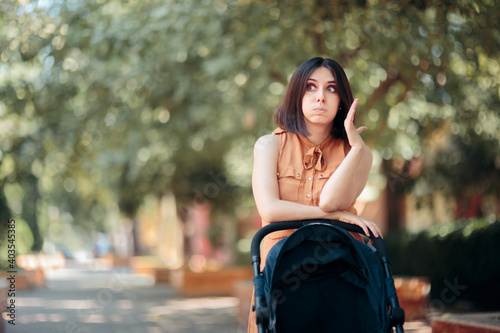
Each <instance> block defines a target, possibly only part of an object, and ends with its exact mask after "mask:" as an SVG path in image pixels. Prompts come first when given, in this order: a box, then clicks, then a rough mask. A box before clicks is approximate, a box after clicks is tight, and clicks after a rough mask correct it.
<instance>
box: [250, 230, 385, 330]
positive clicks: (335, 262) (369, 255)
mask: <svg viewBox="0 0 500 333" xmlns="http://www.w3.org/2000/svg"><path fill="white" fill-rule="evenodd" d="M258 280H260V281H258V283H259V284H263V286H262V285H260V286H258V285H257V283H256V290H257V289H258V288H259V289H260V288H264V293H265V296H266V300H267V303H268V304H269V308H270V313H269V317H270V321H269V328H270V329H271V331H277V332H287V333H289V332H350V333H353V332H389V331H390V326H389V307H388V302H387V296H388V295H387V286H386V284H387V283H388V286H389V287H388V288H389V289H391V287H390V286H391V285H392V286H393V285H394V282H393V280H392V278H386V277H385V275H384V271H383V268H382V265H381V262H380V260H379V258H378V257H377V255H376V254H375V251H374V248H373V247H371V246H369V245H365V244H364V243H362V242H360V241H357V240H355V239H354V238H353V237H352V236H351V235H349V233H348V232H347V231H345V230H343V229H341V228H338V227H336V226H332V225H328V224H310V225H307V226H304V227H302V228H300V229H298V230H297V231H296V232H294V233H293V234H292V235H290V236H289V237H287V238H285V239H283V240H281V241H280V242H278V243H277V244H276V245H275V246H274V247H273V248H272V249H271V251H270V252H269V254H268V256H267V260H266V265H265V268H264V270H263V272H262V279H258ZM386 280H389V281H386ZM391 283H392V284H391ZM392 289H393V287H392ZM390 292H394V293H395V290H390Z"/></svg>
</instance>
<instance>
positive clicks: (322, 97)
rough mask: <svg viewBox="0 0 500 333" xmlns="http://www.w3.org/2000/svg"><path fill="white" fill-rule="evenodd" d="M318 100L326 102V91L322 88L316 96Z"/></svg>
mask: <svg viewBox="0 0 500 333" xmlns="http://www.w3.org/2000/svg"><path fill="white" fill-rule="evenodd" d="M316 101H317V102H319V103H324V102H325V93H324V92H323V91H322V90H318V95H317V96H316Z"/></svg>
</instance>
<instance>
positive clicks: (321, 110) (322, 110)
mask: <svg viewBox="0 0 500 333" xmlns="http://www.w3.org/2000/svg"><path fill="white" fill-rule="evenodd" d="M314 111H316V112H326V109H325V108H314Z"/></svg>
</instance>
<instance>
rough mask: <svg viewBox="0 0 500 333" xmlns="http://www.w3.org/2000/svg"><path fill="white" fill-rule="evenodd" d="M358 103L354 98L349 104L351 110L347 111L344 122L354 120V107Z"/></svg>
mask: <svg viewBox="0 0 500 333" xmlns="http://www.w3.org/2000/svg"><path fill="white" fill-rule="evenodd" d="M358 102H359V100H358V99H357V98H356V99H355V100H354V101H353V102H352V104H351V108H350V109H349V112H348V113H347V117H346V120H348V121H349V122H353V120H354V114H355V113H356V107H357V106H358Z"/></svg>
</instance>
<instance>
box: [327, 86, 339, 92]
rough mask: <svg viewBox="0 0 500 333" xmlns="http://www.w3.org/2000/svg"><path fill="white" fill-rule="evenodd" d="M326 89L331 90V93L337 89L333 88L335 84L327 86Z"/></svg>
mask: <svg viewBox="0 0 500 333" xmlns="http://www.w3.org/2000/svg"><path fill="white" fill-rule="evenodd" d="M326 90H328V91H329V92H332V93H334V92H336V91H337V89H336V88H335V86H329V87H328V88H327V89H326Z"/></svg>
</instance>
